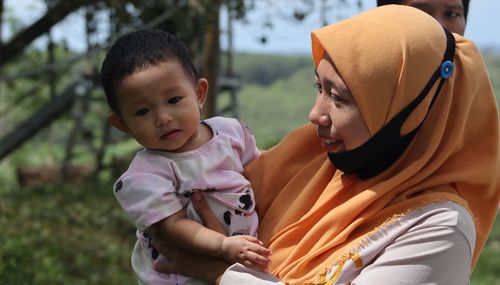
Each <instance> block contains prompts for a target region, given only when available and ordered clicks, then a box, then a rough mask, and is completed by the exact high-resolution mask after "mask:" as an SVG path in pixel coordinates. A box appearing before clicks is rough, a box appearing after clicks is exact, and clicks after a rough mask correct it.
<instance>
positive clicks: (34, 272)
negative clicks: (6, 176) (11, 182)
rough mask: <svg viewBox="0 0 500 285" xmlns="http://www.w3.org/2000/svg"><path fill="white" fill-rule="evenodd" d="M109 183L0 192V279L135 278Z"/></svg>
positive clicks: (129, 242) (129, 238)
mask: <svg viewBox="0 0 500 285" xmlns="http://www.w3.org/2000/svg"><path fill="white" fill-rule="evenodd" d="M110 185H111V183H110V182H105V183H96V182H90V183H88V184H86V185H83V186H64V185H47V186H44V187H41V188H31V189H22V191H18V192H10V193H8V194H0V197H1V198H0V228H2V234H1V235H0V252H1V256H2V259H1V261H0V284H20V285H21V284H27V285H28V284H30V285H31V284H33V285H35V284H40V285H45V284H82V285H83V284H136V281H135V278H134V277H133V274H132V271H131V268H130V262H129V260H130V253H131V249H132V247H133V243H134V240H135V234H134V231H135V230H134V228H133V226H132V224H131V223H130V222H129V221H127V220H126V219H125V217H124V214H123V213H122V211H121V209H120V208H119V207H118V205H117V203H116V202H115V200H114V197H113V195H112V192H111V186H110Z"/></svg>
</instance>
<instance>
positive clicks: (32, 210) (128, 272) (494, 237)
mask: <svg viewBox="0 0 500 285" xmlns="http://www.w3.org/2000/svg"><path fill="white" fill-rule="evenodd" d="M109 185H111V183H110V182H96V181H93V180H91V181H90V182H88V183H87V184H85V185H77V186H68V185H46V186H44V187H40V188H24V189H20V190H21V191H13V192H9V193H3V194H1V193H0V228H1V229H2V234H1V235H0V256H1V261H0V284H17V285H46V284H51V285H58V284H61V285H62V284H71V285H86V284H120V285H127V284H131V285H132V284H137V283H136V281H135V277H134V276H133V273H132V269H131V267H130V253H131V249H132V246H133V244H134V242H135V234H134V231H135V230H134V228H133V227H132V225H131V223H130V222H129V221H128V220H127V219H126V218H125V216H124V214H123V213H122V211H121V209H120V208H119V207H118V205H117V204H116V201H115V200H114V197H113V195H112V193H111V189H110V186H109ZM499 268H500V219H498V218H497V220H496V223H495V226H494V228H493V231H492V233H491V235H490V237H489V240H488V242H487V243H486V246H485V248H484V250H483V253H482V255H481V257H480V259H479V262H478V264H477V267H476V270H475V271H474V273H473V274H472V280H471V284H473V285H483V284H485V285H486V284H500V271H499V270H498V269H499Z"/></svg>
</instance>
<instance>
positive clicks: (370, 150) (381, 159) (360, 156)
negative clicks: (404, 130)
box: [328, 29, 455, 179]
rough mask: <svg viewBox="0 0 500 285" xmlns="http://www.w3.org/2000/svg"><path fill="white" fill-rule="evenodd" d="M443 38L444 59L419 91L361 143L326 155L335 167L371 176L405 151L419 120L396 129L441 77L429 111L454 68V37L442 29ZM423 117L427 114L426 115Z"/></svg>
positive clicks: (385, 167) (350, 172) (379, 171)
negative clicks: (409, 128) (409, 127)
mask: <svg viewBox="0 0 500 285" xmlns="http://www.w3.org/2000/svg"><path fill="white" fill-rule="evenodd" d="M445 33H446V37H447V47H446V52H445V54H444V59H443V62H442V63H441V65H440V66H439V68H438V69H437V70H436V71H435V72H434V74H433V75H432V77H431V79H430V80H429V82H428V83H427V85H426V86H425V87H424V89H423V90H422V92H420V94H419V95H418V97H417V98H415V99H414V100H413V101H412V102H411V103H410V104H409V105H408V106H406V107H405V108H404V109H403V110H402V111H401V112H399V113H398V114H397V115H396V116H395V117H394V118H393V119H392V120H391V121H389V123H388V124H387V125H385V126H384V127H383V128H382V129H380V131H378V132H377V133H376V134H375V135H374V136H373V137H371V138H370V139H369V140H368V141H367V142H365V143H364V144H362V145H361V146H359V147H357V148H355V149H352V150H348V151H345V152H340V153H331V152H330V153H328V158H329V159H330V161H331V162H332V163H333V165H335V167H336V168H337V169H339V170H341V171H342V172H344V173H347V174H355V175H357V176H358V177H360V178H362V179H367V178H371V177H373V176H376V175H377V174H379V173H381V172H383V171H384V170H386V169H387V168H389V166H391V165H392V164H393V163H394V162H395V161H396V160H397V159H398V158H399V157H400V156H401V155H402V154H403V152H404V151H405V150H406V148H407V147H408V145H409V144H410V142H411V141H412V140H413V138H414V137H415V135H416V134H417V131H418V130H419V129H420V127H421V126H422V124H423V122H424V121H425V118H424V119H423V120H422V122H421V123H420V124H419V125H418V126H417V127H416V128H415V129H414V130H413V131H411V132H410V133H408V134H406V135H404V136H401V135H400V130H401V127H402V126H403V124H404V122H405V121H406V119H408V117H409V116H410V114H411V113H412V112H413V110H415V108H416V107H417V106H418V105H419V104H420V103H421V102H422V101H423V100H424V98H425V97H426V95H427V94H428V93H429V91H430V89H431V88H432V86H434V84H435V83H436V81H437V80H438V79H439V78H441V81H440V82H439V85H438V88H437V90H436V93H435V94H434V97H433V98H432V101H431V104H430V106H429V110H430V109H431V107H432V105H433V104H434V101H436V98H437V96H438V94H439V92H440V91H441V88H442V87H443V84H444V82H445V80H446V79H448V78H449V77H450V76H451V75H452V73H453V69H454V65H453V56H454V54H455V38H454V37H453V35H452V34H451V33H450V32H449V31H447V30H446V29H445ZM429 110H428V111H427V114H428V113H429ZM426 117H427V115H426Z"/></svg>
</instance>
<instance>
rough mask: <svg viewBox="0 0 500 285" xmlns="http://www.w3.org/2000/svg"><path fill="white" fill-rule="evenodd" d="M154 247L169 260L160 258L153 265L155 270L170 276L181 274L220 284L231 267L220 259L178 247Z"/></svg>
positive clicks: (163, 245) (155, 244)
mask: <svg viewBox="0 0 500 285" xmlns="http://www.w3.org/2000/svg"><path fill="white" fill-rule="evenodd" d="M152 246H153V247H154V248H155V249H156V250H158V251H159V252H160V253H161V254H162V255H163V256H167V257H168V260H167V258H165V257H163V258H158V259H157V260H155V262H154V263H153V269H154V270H156V271H158V272H162V273H168V274H180V275H185V276H190V277H192V278H195V279H198V280H203V281H205V282H207V283H210V284H219V281H220V279H221V277H222V275H223V274H224V272H225V271H226V269H227V268H228V267H229V264H228V263H227V262H226V261H224V260H222V259H218V258H212V257H208V256H205V255H200V254H196V253H192V252H189V251H186V250H182V249H179V248H176V247H171V246H167V245H165V244H161V243H159V242H155V240H154V238H153V241H152Z"/></svg>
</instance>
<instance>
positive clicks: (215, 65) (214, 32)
mask: <svg viewBox="0 0 500 285" xmlns="http://www.w3.org/2000/svg"><path fill="white" fill-rule="evenodd" d="M208 2H210V5H207V6H206V9H207V10H206V11H207V14H206V29H205V33H204V45H203V47H204V48H203V59H202V68H201V75H202V76H203V77H205V78H206V79H207V80H208V84H209V88H208V94H207V99H206V101H205V106H204V108H203V112H202V113H203V117H205V118H208V117H212V116H215V115H216V114H217V93H218V92H217V76H218V74H219V57H220V42H219V10H220V7H221V1H220V0H218V1H208Z"/></svg>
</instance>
